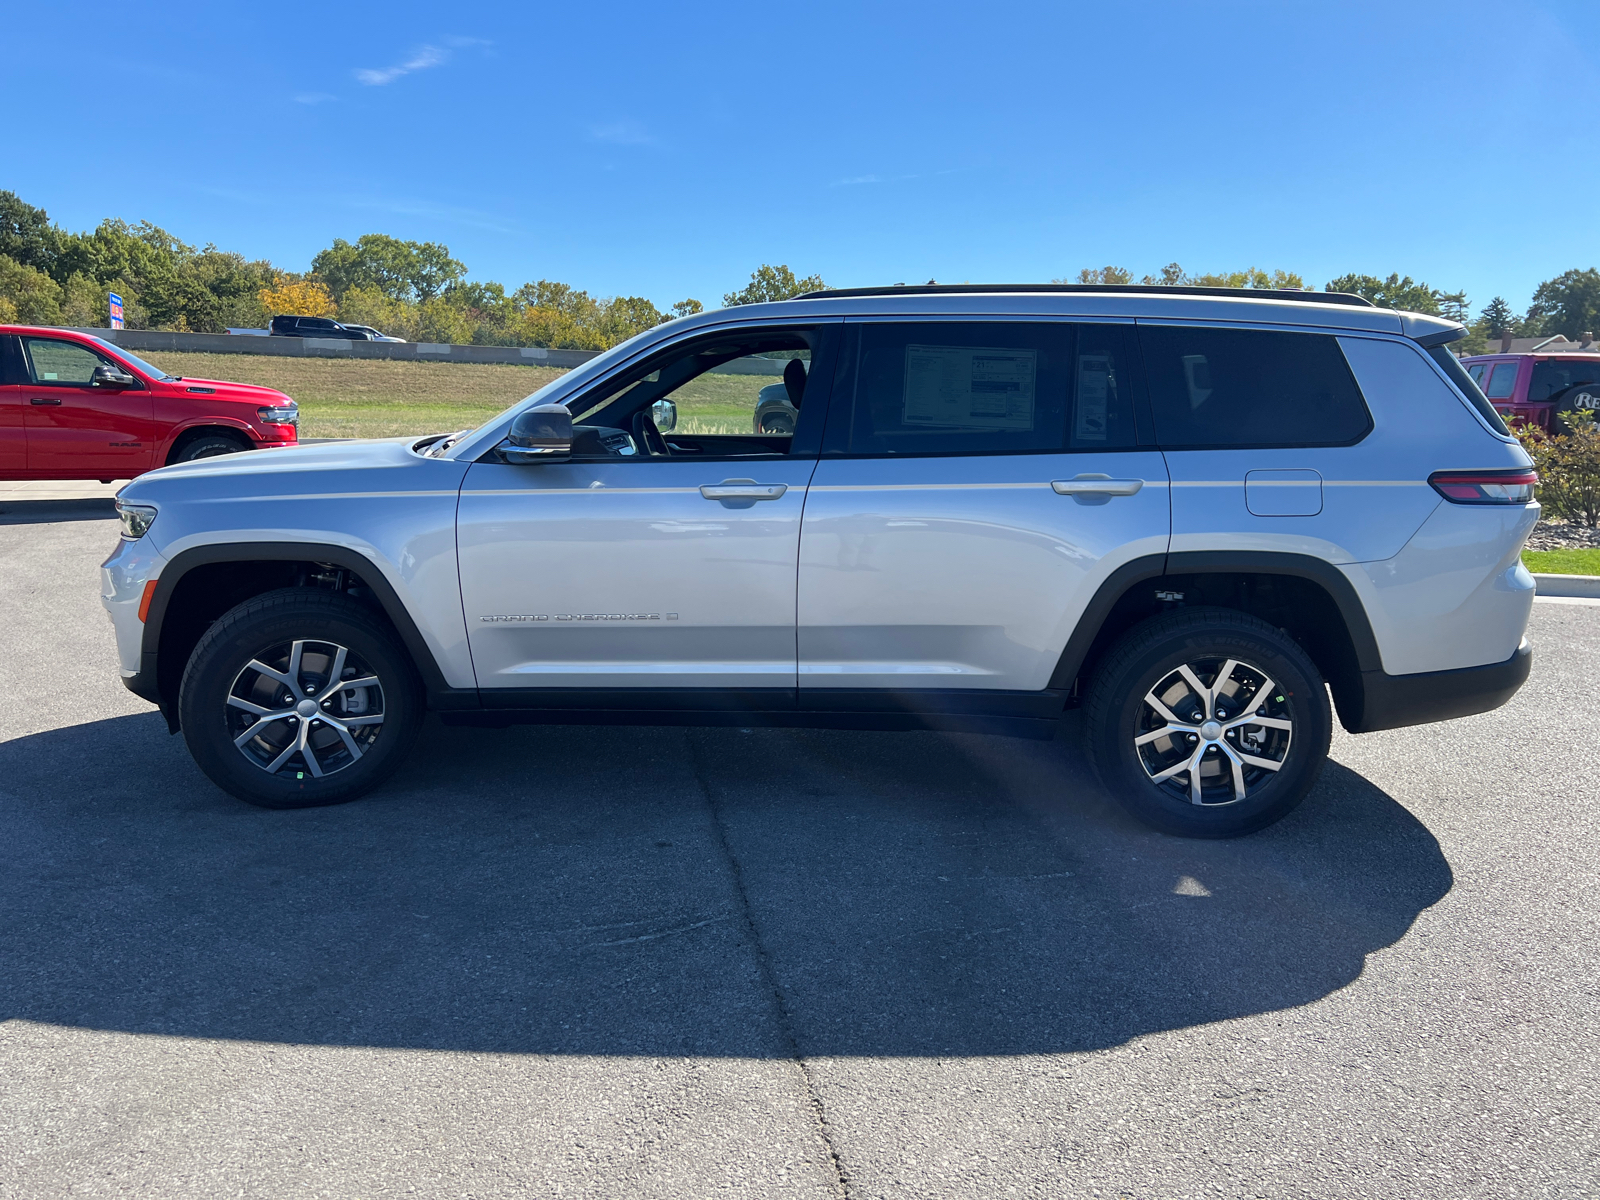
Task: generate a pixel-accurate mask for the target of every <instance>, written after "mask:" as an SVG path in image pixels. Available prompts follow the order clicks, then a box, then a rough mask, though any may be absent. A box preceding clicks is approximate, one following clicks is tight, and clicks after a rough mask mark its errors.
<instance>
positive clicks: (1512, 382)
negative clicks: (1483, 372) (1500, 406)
mask: <svg viewBox="0 0 1600 1200" xmlns="http://www.w3.org/2000/svg"><path fill="white" fill-rule="evenodd" d="M1485 390H1486V391H1487V392H1488V394H1489V399H1491V400H1509V399H1511V393H1513V392H1515V391H1516V390H1517V364H1516V363H1495V365H1494V374H1493V375H1491V376H1489V386H1488V388H1487V389H1485Z"/></svg>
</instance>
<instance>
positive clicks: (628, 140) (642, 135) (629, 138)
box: [589, 121, 656, 146]
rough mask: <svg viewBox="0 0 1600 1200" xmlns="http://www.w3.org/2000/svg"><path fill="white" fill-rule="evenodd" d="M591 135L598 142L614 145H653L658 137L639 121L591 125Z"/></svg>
mask: <svg viewBox="0 0 1600 1200" xmlns="http://www.w3.org/2000/svg"><path fill="white" fill-rule="evenodd" d="M589 136H590V137H592V138H593V139H594V140H595V141H597V142H609V143H610V144H611V145H613V146H653V145H655V144H656V139H655V138H653V137H651V136H650V132H649V130H647V129H645V127H644V126H643V125H641V124H639V122H638V121H613V122H612V123H611V124H609V125H591V126H590V127H589Z"/></svg>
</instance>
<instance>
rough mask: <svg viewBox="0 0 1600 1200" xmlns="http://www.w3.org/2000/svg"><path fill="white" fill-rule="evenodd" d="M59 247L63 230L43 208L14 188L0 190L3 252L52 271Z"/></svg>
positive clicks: (35, 268)
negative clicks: (26, 198) (55, 224)
mask: <svg viewBox="0 0 1600 1200" xmlns="http://www.w3.org/2000/svg"><path fill="white" fill-rule="evenodd" d="M60 247H61V232H60V230H58V229H57V228H56V227H55V226H54V225H52V224H50V217H49V215H48V214H47V213H46V212H45V211H44V209H42V208H35V207H34V206H33V205H31V204H28V203H26V202H25V201H23V200H22V199H20V198H19V197H18V196H17V194H16V193H15V192H0V254H3V255H5V256H6V257H7V258H9V259H12V260H13V261H14V262H18V263H21V264H22V265H23V266H25V267H32V268H33V269H34V270H35V271H43V272H44V273H45V274H46V275H53V274H54V273H55V266H56V255H57V253H58V252H59V251H60ZM58 282H59V281H58Z"/></svg>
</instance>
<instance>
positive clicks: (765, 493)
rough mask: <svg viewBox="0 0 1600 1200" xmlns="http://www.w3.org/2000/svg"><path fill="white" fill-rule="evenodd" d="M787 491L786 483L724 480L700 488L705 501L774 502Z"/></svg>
mask: <svg viewBox="0 0 1600 1200" xmlns="http://www.w3.org/2000/svg"><path fill="white" fill-rule="evenodd" d="M788 490H789V485H788V484H786V483H757V482H756V481H755V480H753V479H724V480H723V481H722V482H721V483H708V484H705V485H703V486H702V487H701V488H700V494H701V495H702V496H704V497H705V498H706V499H707V500H776V499H777V498H778V497H779V496H781V495H783V494H784V493H785V492H787V491H788Z"/></svg>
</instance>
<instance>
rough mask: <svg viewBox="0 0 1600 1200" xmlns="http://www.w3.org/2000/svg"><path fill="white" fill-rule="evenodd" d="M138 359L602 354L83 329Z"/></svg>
mask: <svg viewBox="0 0 1600 1200" xmlns="http://www.w3.org/2000/svg"><path fill="white" fill-rule="evenodd" d="M78 332H80V333H91V334H93V335H94V336H95V337H99V338H104V339H105V340H106V341H108V342H112V343H114V344H115V345H118V346H124V347H126V348H127V349H129V350H132V351H133V352H134V353H135V354H143V353H145V352H146V351H149V352H150V353H152V354H159V353H160V352H161V351H163V350H169V351H174V352H187V353H191V354H268V355H273V356H276V357H280V358H387V359H401V360H406V359H410V360H413V361H415V360H417V359H422V360H424V361H426V362H473V363H515V364H516V365H518V366H522V367H559V368H562V369H566V368H570V367H578V366H582V365H583V364H584V363H586V362H588V361H589V360H590V359H591V358H594V357H595V356H596V355H597V354H598V353H599V351H596V350H547V349H545V348H544V347H543V346H450V345H445V344H444V343H442V342H356V341H350V340H348V339H346V338H297V337H250V336H248V335H245V336H239V335H235V334H231V333H171V332H167V331H164V330H159V329H80V330H79V331H78Z"/></svg>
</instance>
